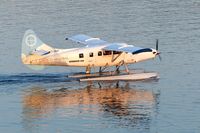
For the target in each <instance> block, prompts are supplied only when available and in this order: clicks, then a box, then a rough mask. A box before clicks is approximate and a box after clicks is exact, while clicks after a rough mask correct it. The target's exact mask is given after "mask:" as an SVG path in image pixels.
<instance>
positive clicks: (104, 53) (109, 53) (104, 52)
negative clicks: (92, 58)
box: [103, 51, 112, 55]
mask: <svg viewBox="0 0 200 133" xmlns="http://www.w3.org/2000/svg"><path fill="white" fill-rule="evenodd" d="M111 54H112V51H103V55H111Z"/></svg>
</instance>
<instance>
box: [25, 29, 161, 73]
mask: <svg viewBox="0 0 200 133" xmlns="http://www.w3.org/2000/svg"><path fill="white" fill-rule="evenodd" d="M87 37H88V36H87ZM90 39H91V40H89V39H87V40H84V41H85V42H87V43H86V44H89V45H86V46H85V47H82V48H72V49H57V48H52V47H50V46H49V45H47V44H44V43H43V42H42V41H41V40H40V39H39V38H38V37H37V36H36V34H35V33H34V32H33V31H31V30H28V31H27V32H26V33H25V35H24V38H23V42H22V62H23V63H24V64H28V65H43V66H72V67H86V72H87V73H90V68H92V67H108V66H121V65H126V64H132V63H137V62H141V61H145V60H148V59H153V58H155V57H156V55H158V54H159V52H158V50H156V49H152V48H138V47H134V46H132V45H128V44H126V43H107V42H104V44H101V45H93V46H91V44H90V43H89V42H92V41H93V43H94V42H98V39H97V40H96V41H95V39H96V38H90ZM93 39H94V40H93ZM71 40H74V38H72V39H71ZM88 40H89V41H88ZM81 41H82V42H83V40H78V41H77V42H78V43H81ZM99 41H101V40H99ZM129 51H131V52H129Z"/></svg>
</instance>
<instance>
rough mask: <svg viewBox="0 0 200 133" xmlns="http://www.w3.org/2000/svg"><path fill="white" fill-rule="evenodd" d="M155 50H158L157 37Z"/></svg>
mask: <svg viewBox="0 0 200 133" xmlns="http://www.w3.org/2000/svg"><path fill="white" fill-rule="evenodd" d="M156 50H157V51H158V39H156Z"/></svg>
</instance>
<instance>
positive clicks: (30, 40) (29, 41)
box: [25, 34, 37, 47]
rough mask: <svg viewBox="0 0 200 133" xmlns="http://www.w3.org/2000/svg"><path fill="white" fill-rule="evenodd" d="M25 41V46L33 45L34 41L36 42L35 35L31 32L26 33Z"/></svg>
mask: <svg viewBox="0 0 200 133" xmlns="http://www.w3.org/2000/svg"><path fill="white" fill-rule="evenodd" d="M25 42H26V45H27V46H30V47H33V46H35V45H36V43H37V39H36V36H35V35H32V34H30V35H28V36H27V37H26V40H25Z"/></svg>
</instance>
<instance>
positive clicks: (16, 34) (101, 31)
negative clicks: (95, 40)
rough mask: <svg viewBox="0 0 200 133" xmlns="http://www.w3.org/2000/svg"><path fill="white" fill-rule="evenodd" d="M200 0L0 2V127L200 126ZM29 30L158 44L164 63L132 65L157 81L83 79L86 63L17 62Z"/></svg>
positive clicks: (52, 39)
mask: <svg viewBox="0 0 200 133" xmlns="http://www.w3.org/2000/svg"><path fill="white" fill-rule="evenodd" d="M199 12H200V2H199V1H197V0H190V1H188V0H182V1H180V0H166V1H161V0H140V1H136V0H127V1H121V0H116V1H106V0H104V1H100V0H96V1H92V0H89V1H81V0H78V1H64V0H59V1H53V0H48V1H46V0H44V1H39V0H35V1H25V0H17V1H15V0H2V1H1V4H0V62H1V63H0V73H1V74H0V107H1V108H0V130H1V131H2V132H7V133H9V132H10V133H12V132H41V133H43V132H109V133H110V132H111V133H112V132H113V133H114V132H136V133H138V132H145V133H146V132H151V133H155V132H162V133H168V132H180V133H191V132H193V133H198V132H199V131H200V114H199V112H200V98H199V95H200V90H199V86H200V82H199V73H200V69H199V66H200V58H199V53H200V44H199V42H200V14H199ZM29 28H31V29H33V30H34V31H35V32H36V33H37V34H38V36H39V37H40V38H41V40H43V41H44V42H46V43H47V44H49V45H51V46H53V47H57V48H72V47H81V46H82V45H81V44H74V43H71V42H68V41H66V40H65V38H66V37H69V36H71V35H74V34H78V33H83V34H88V35H90V36H94V37H100V38H102V39H104V40H107V41H108V42H126V43H128V44H131V45H136V46H141V47H152V48H154V47H155V40H156V39H159V50H160V51H161V55H162V61H161V62H160V61H159V60H158V59H155V60H151V61H147V62H143V63H139V64H135V65H130V66H129V67H130V68H142V69H145V70H148V71H157V72H159V74H160V77H161V78H160V80H159V81H146V82H119V83H117V82H105V83H104V82H100V83H98V82H94V83H80V82H78V81H75V80H71V79H70V78H67V77H66V75H69V74H72V73H75V72H80V71H81V72H83V71H84V68H71V67H48V68H46V69H45V70H42V71H33V70H30V69H29V68H27V67H26V66H24V65H23V64H22V63H21V59H20V55H21V40H22V37H23V34H24V32H25V30H27V29H29Z"/></svg>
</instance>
